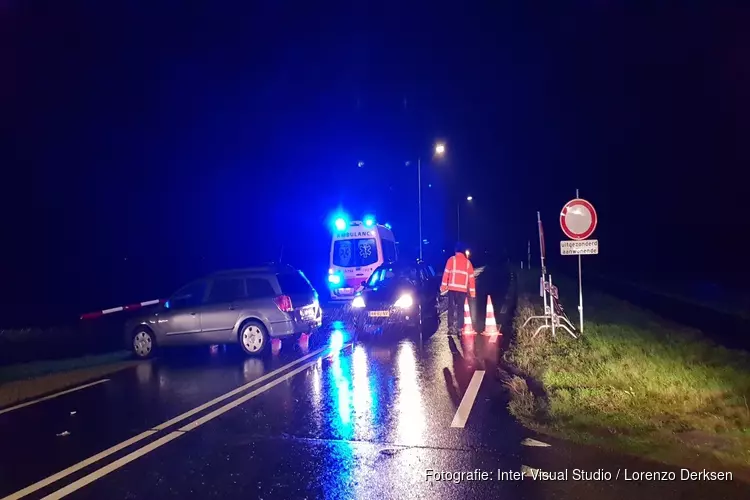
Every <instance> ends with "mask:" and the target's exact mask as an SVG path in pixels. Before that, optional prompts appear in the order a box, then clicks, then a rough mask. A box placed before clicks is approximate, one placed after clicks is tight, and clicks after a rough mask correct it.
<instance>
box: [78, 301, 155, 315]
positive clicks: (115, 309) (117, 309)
mask: <svg viewBox="0 0 750 500" xmlns="http://www.w3.org/2000/svg"><path fill="white" fill-rule="evenodd" d="M161 301H162V300H161V299H154V300H147V301H146V302H138V303H137V304H130V305H127V306H120V307H113V308H111V309H102V310H101V311H94V312H90V313H86V314H82V315H81V319H94V318H99V317H101V316H104V315H105V314H111V313H116V312H120V311H132V310H133V309H139V308H141V307H146V306H153V305H156V304H158V303H159V302H161Z"/></svg>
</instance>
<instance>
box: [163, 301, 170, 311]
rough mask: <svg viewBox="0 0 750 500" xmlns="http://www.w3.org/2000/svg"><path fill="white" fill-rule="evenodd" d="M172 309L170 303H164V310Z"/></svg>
mask: <svg viewBox="0 0 750 500" xmlns="http://www.w3.org/2000/svg"><path fill="white" fill-rule="evenodd" d="M170 307H171V305H170V304H169V301H166V302H165V303H164V309H169V308H170Z"/></svg>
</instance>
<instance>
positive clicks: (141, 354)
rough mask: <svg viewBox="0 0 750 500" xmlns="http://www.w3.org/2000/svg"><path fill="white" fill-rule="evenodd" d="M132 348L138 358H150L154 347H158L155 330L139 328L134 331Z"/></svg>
mask: <svg viewBox="0 0 750 500" xmlns="http://www.w3.org/2000/svg"><path fill="white" fill-rule="evenodd" d="M131 348H132V350H133V354H134V355H135V357H136V358H138V359H147V358H150V357H151V356H152V355H153V354H154V349H155V348H156V341H155V339H154V334H153V332H152V331H151V330H149V329H148V328H138V329H137V330H136V331H135V332H134V333H133V342H132V343H131Z"/></svg>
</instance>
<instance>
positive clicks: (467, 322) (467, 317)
mask: <svg viewBox="0 0 750 500" xmlns="http://www.w3.org/2000/svg"><path fill="white" fill-rule="evenodd" d="M476 334H477V332H475V331H474V325H472V324H471V310H470V309H469V298H468V297H467V298H466V299H465V300H464V329H463V331H462V332H461V335H476Z"/></svg>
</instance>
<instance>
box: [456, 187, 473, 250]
mask: <svg viewBox="0 0 750 500" xmlns="http://www.w3.org/2000/svg"><path fill="white" fill-rule="evenodd" d="M473 200H474V197H473V196H471V195H469V196H467V197H466V201H473ZM456 241H461V202H460V201H459V202H458V203H456Z"/></svg>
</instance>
